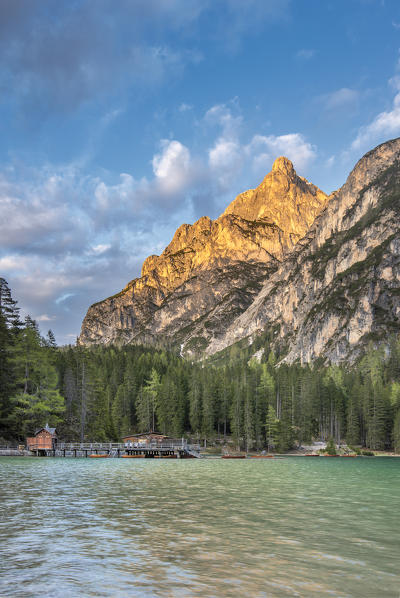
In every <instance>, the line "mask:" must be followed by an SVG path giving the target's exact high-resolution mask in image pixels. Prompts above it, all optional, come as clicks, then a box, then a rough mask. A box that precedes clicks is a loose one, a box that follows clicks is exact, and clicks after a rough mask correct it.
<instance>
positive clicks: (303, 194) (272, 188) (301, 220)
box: [224, 156, 327, 240]
mask: <svg viewBox="0 0 400 598" xmlns="http://www.w3.org/2000/svg"><path fill="white" fill-rule="evenodd" d="M326 201H327V195H326V194H325V193H324V192H323V191H321V190H320V189H318V187H316V186H315V185H313V184H312V183H309V182H308V181H307V180H306V179H304V178H303V177H300V176H298V174H297V173H296V171H295V169H294V167H293V164H292V162H291V161H290V160H289V159H288V158H285V157H284V156H281V157H280V158H277V159H276V160H275V162H274V164H273V166H272V170H271V172H269V173H268V174H267V175H266V177H265V178H264V179H263V181H262V182H261V183H260V185H259V186H258V187H256V189H250V190H249V191H245V192H244V193H241V194H240V195H238V196H237V197H236V199H234V201H233V202H232V203H231V204H230V205H229V206H228V207H227V208H226V210H225V212H224V214H236V215H237V216H241V217H242V218H246V219H247V220H261V219H267V220H269V221H270V222H273V223H275V224H276V225H277V226H279V228H281V229H282V230H284V231H285V232H286V233H288V234H290V235H294V238H296V240H298V239H299V238H300V237H302V236H303V235H305V233H306V231H307V229H308V227H309V226H310V225H311V223H312V222H313V221H314V218H315V216H316V214H317V212H319V210H320V209H321V208H322V206H323V205H324V204H325V203H326Z"/></svg>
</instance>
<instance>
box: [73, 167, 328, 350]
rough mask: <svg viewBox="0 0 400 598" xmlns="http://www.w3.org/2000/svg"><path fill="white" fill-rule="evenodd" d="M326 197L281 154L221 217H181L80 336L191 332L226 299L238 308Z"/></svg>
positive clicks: (98, 307) (99, 338)
mask: <svg viewBox="0 0 400 598" xmlns="http://www.w3.org/2000/svg"><path fill="white" fill-rule="evenodd" d="M327 201H328V198H327V196H326V194H325V193H323V192H322V191H320V190H319V189H318V187H315V185H312V184H311V183H308V182H307V181H306V180H305V179H303V178H301V177H299V176H298V175H297V174H296V172H295V170H294V168H293V164H292V163H291V161H290V160H288V159H287V158H285V157H280V158H278V159H277V160H276V161H275V163H274V166H273V169H272V171H271V172H270V173H269V174H268V175H267V176H266V177H265V178H264V180H263V181H262V182H261V183H260V185H259V186H258V187H257V188H256V189H250V190H249V191H245V192H244V193H241V194H240V195H238V197H237V198H236V199H235V200H234V201H233V202H232V203H231V204H230V206H229V207H228V208H227V209H226V210H225V212H224V213H223V214H222V215H221V216H220V217H219V218H217V219H216V220H211V219H210V218H208V217H207V216H203V217H201V218H200V219H199V220H197V222H195V223H194V224H182V225H181V226H180V227H179V228H178V229H177V231H176V232H175V234H174V237H173V239H172V240H171V242H170V243H169V245H168V246H167V247H166V248H165V249H164V251H163V252H162V253H161V255H151V256H149V257H148V258H147V259H146V260H145V261H144V263H143V266H142V273H141V277H140V278H137V279H135V280H133V281H131V283H129V285H127V287H125V289H123V290H122V291H121V292H120V293H117V295H114V296H113V297H110V298H109V299H105V300H104V301H102V302H100V303H97V304H95V305H94V306H92V307H91V308H90V309H89V311H88V313H87V315H86V317H85V320H84V322H83V325H82V332H81V336H80V342H82V343H85V344H86V343H88V344H91V343H96V342H101V343H109V342H114V341H116V340H117V339H118V340H122V341H124V342H128V341H130V340H133V339H139V338H140V339H142V340H145V342H151V341H149V338H154V335H156V336H159V337H160V338H161V337H163V336H166V337H171V335H172V336H174V337H176V332H177V331H179V330H180V329H186V331H187V334H188V333H189V330H190V329H191V327H192V324H193V322H194V321H196V320H201V319H202V318H204V317H205V316H206V314H207V313H210V312H211V311H212V310H214V308H216V306H218V305H219V304H225V302H229V308H227V309H228V311H229V313H230V314H231V315H232V314H233V313H234V312H235V313H240V312H241V311H243V310H244V309H245V308H246V307H247V305H248V304H249V302H250V301H251V299H252V297H253V295H254V293H255V292H256V291H257V289H259V287H260V284H261V280H262V278H263V277H264V276H265V275H266V273H267V272H270V271H271V270H273V269H275V268H276V267H277V264H278V263H279V262H280V261H281V260H282V259H283V258H284V256H285V255H286V254H287V252H289V251H290V250H291V249H292V248H293V246H294V245H295V244H296V243H297V241H298V240H299V239H300V238H301V237H303V236H304V235H305V233H306V232H307V230H308V228H309V226H310V224H311V223H312V222H313V221H314V219H315V217H316V216H317V215H318V214H319V212H320V211H321V209H322V208H324V206H325V204H326V202H327ZM178 336H179V337H180V332H179V334H178ZM180 338H181V337H180ZM182 339H183V340H184V337H183V336H182Z"/></svg>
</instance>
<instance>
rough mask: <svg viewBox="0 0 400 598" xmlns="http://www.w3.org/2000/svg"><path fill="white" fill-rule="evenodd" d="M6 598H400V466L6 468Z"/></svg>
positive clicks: (32, 463)
mask: <svg viewBox="0 0 400 598" xmlns="http://www.w3.org/2000/svg"><path fill="white" fill-rule="evenodd" d="M0 475H1V477H0V483H1V486H0V493H1V520H0V524H1V527H0V595H1V596H7V597H13V596H21V597H22V596H23V597H29V596H41V597H45V596H54V597H61V596H62V597H66V596H67V597H68V596H73V597H75V596H77V597H81V596H83V597H86V596H100V597H102V596H107V597H108V596H112V597H114V596H116V597H119V596H121V597H122V596H123V597H129V596H144V597H150V596H151V597H154V596H171V597H175V596H176V597H181V596H182V597H190V596H202V597H209V596H210V597H211V596H216V597H218V596H232V597H238V596H246V597H258V596H260V597H261V596H262V597H275V596H277V597H280V596H301V597H303V596H304V597H306V598H312V597H314V596H315V597H324V596H330V597H335V596H340V597H347V596H351V597H354V596H355V597H372V598H381V597H386V596H390V597H396V598H398V597H399V596H400V523H399V522H400V459H383V458H375V459H322V458H320V459H299V458H297V459H296V458H287V459H275V460H273V459H266V460H246V461H226V460H225V461H221V460H177V461H173V460H171V461H168V460H163V461H158V460H152V459H146V460H135V459H93V460H91V459H36V458H21V459H18V458H1V459H0Z"/></svg>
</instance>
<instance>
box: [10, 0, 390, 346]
mask: <svg viewBox="0 0 400 598" xmlns="http://www.w3.org/2000/svg"><path fill="white" fill-rule="evenodd" d="M397 136H400V2H398V0H331V1H330V0H324V1H322V2H321V0H117V1H116V0H1V1H0V276H2V277H4V278H5V279H6V280H7V281H8V284H9V286H10V287H11V290H12V294H13V297H14V298H15V299H17V300H18V304H19V306H20V307H21V312H22V315H23V316H24V315H26V314H29V315H30V316H31V317H33V318H35V319H36V320H37V321H38V323H39V325H40V328H41V330H42V332H43V333H46V332H47V330H48V329H52V330H53V332H54V333H55V335H56V339H57V341H58V343H59V344H69V343H74V342H75V340H76V337H77V335H78V334H79V331H80V326H81V322H82V319H83V317H84V315H85V313H86V310H87V308H88V307H89V305H91V304H92V303H94V302H96V301H99V300H101V299H104V298H106V297H107V296H110V295H112V294H114V293H116V292H118V291H119V290H120V289H122V288H123V287H124V286H125V285H126V284H127V283H128V282H129V281H130V280H132V279H133V278H135V277H137V276H140V270H141V264H142V262H143V260H144V259H145V258H146V257H147V256H148V255H151V254H160V253H161V252H162V251H163V249H164V248H165V246H166V245H167V244H168V243H169V242H170V240H171V238H172V236H173V233H174V231H175V230H176V228H177V227H178V226H179V225H180V224H182V223H184V222H188V223H193V222H194V221H196V220H197V219H198V218H200V217H201V216H203V215H207V216H210V217H211V218H216V217H218V216H219V214H220V213H222V212H223V211H224V209H225V207H226V206H227V205H228V204H229V203H230V202H231V201H232V200H233V199H234V197H235V196H236V195H237V194H238V193H240V192H242V191H244V190H246V189H249V188H254V187H256V186H257V185H258V184H259V183H260V182H261V180H262V179H263V178H264V176H265V175H266V174H267V173H268V172H269V171H270V169H271V166H272V163H273V161H274V159H275V158H276V157H278V156H280V155H285V156H287V157H288V158H290V159H291V160H292V161H293V163H294V166H295V168H296V170H297V172H298V173H299V174H300V175H301V176H304V177H306V178H307V179H308V180H310V181H312V182H313V183H314V184H316V185H318V186H319V187H320V188H321V189H323V190H324V191H325V192H327V193H329V192H331V191H333V190H334V189H337V188H338V187H340V186H341V185H342V184H343V183H344V182H345V180H346V178H347V176H348V174H349V172H350V171H351V169H352V168H353V167H354V165H355V163H356V161H357V160H358V159H359V158H361V157H362V156H363V154H364V153H366V152H367V151H368V150H370V149H372V148H373V147H375V146H376V145H377V144H379V143H381V142H384V141H386V140H388V139H391V138H394V137H397Z"/></svg>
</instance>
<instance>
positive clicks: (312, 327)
mask: <svg viewBox="0 0 400 598" xmlns="http://www.w3.org/2000/svg"><path fill="white" fill-rule="evenodd" d="M399 226H400V139H395V140H392V141H389V142H387V143H384V144H382V145H380V146H378V147H377V148H375V149H374V150H372V151H370V152H369V153H367V154H366V155H365V156H364V157H363V158H362V159H361V160H360V161H359V162H358V163H357V165H356V166H355V168H354V169H353V171H352V172H351V173H350V175H349V177H348V179H347V181H346V183H345V184H344V185H343V187H342V188H341V189H339V191H337V192H336V193H334V194H333V195H332V196H331V197H330V201H329V202H328V203H327V205H326V207H325V209H324V210H323V211H322V212H321V214H320V215H319V216H318V217H317V218H316V220H315V222H314V223H313V225H312V226H311V227H310V229H309V231H308V233H307V235H306V236H305V237H304V238H303V239H302V240H301V241H299V242H298V243H297V245H296V246H295V248H294V249H293V251H292V252H291V253H290V254H289V255H287V257H286V258H285V259H284V260H283V261H282V262H281V264H280V265H279V267H278V268H277V270H276V271H275V272H274V273H273V274H271V276H270V277H269V278H268V279H265V281H264V283H263V287H262V289H261V290H260V291H259V293H258V294H257V296H256V297H255V299H254V301H253V302H252V304H251V305H250V306H249V307H248V308H247V310H246V311H244V312H243V313H242V314H241V315H240V316H239V317H236V318H233V319H232V321H231V324H230V325H229V327H228V328H227V329H226V330H225V331H224V333H223V334H221V335H219V336H218V337H216V336H215V337H214V338H212V339H210V343H209V344H208V346H207V353H208V354H212V353H215V352H217V351H219V350H221V349H223V348H225V347H227V346H229V345H231V344H232V343H234V342H236V341H238V340H240V339H243V338H248V339H249V340H251V339H252V338H254V337H255V336H256V335H257V334H258V333H260V332H262V331H265V330H270V332H271V334H272V335H273V338H274V345H275V346H276V347H278V346H279V347H280V348H281V350H282V347H283V348H284V353H285V354H286V357H285V361H287V362H289V363H290V362H294V361H297V360H300V362H310V361H313V360H315V359H316V358H318V357H322V358H324V359H325V360H327V361H331V362H333V363H339V362H341V361H344V360H353V359H355V358H356V357H357V356H358V355H359V354H360V353H362V352H363V350H364V349H365V347H366V345H367V344H368V343H369V342H370V341H372V342H374V343H376V342H380V341H384V340H387V339H388V336H389V335H390V334H392V333H397V334H398V333H399V332H400V228H399Z"/></svg>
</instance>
